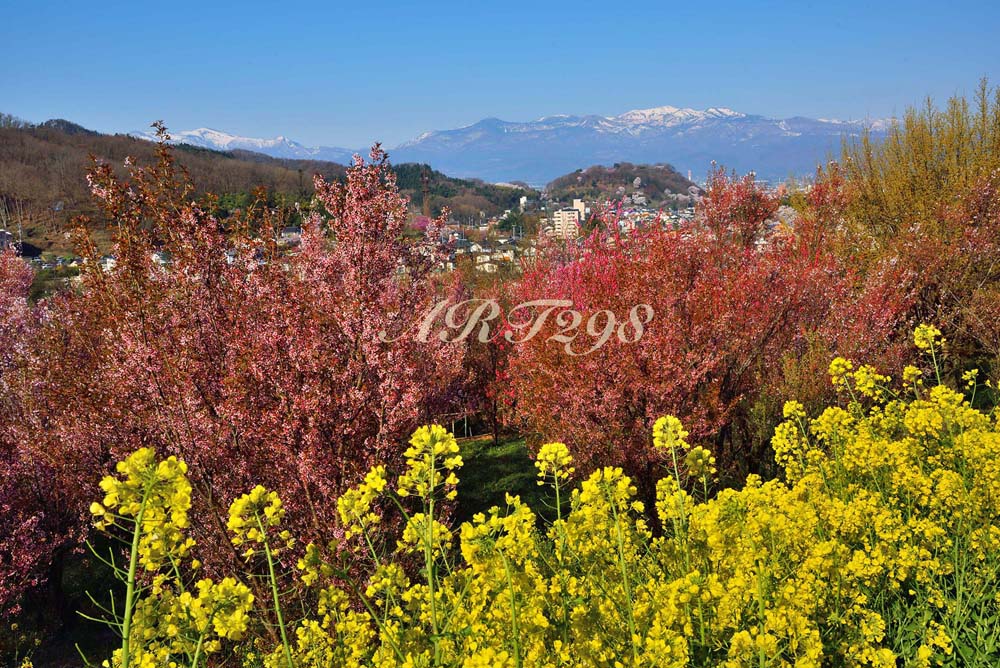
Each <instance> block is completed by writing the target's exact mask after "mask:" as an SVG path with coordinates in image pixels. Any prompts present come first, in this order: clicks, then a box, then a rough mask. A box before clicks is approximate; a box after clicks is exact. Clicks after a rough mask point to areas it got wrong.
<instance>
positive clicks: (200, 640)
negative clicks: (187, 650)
mask: <svg viewBox="0 0 1000 668" xmlns="http://www.w3.org/2000/svg"><path fill="white" fill-rule="evenodd" d="M204 642H205V634H204V633H202V634H201V635H200V636H198V645H197V646H196V647H195V648H194V658H193V659H191V668H197V666H198V659H200V658H201V646H202V644H204Z"/></svg>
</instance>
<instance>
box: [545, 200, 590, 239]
mask: <svg viewBox="0 0 1000 668" xmlns="http://www.w3.org/2000/svg"><path fill="white" fill-rule="evenodd" d="M577 201H579V200H577ZM582 220H583V219H582V218H581V216H580V210H579V209H576V208H572V207H570V208H566V209H557V210H556V211H553V212H552V235H553V236H555V237H558V238H560V239H576V238H577V237H578V236H580V223H581V221H582Z"/></svg>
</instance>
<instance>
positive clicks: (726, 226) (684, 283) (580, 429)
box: [510, 173, 905, 483]
mask: <svg viewBox="0 0 1000 668" xmlns="http://www.w3.org/2000/svg"><path fill="white" fill-rule="evenodd" d="M777 206H778V201H777V199H776V198H775V197H774V196H773V195H771V194H770V193H768V192H767V191H765V190H764V189H763V188H762V187H760V186H759V185H758V184H756V183H755V182H754V181H753V179H752V178H749V177H748V178H744V179H730V178H728V177H726V176H725V175H724V174H721V173H720V174H716V175H715V177H714V178H713V180H712V183H711V185H710V187H709V189H708V193H707V195H706V197H705V200H704V202H703V204H702V206H701V208H700V211H699V215H698V218H697V220H696V221H695V222H694V223H693V224H691V225H689V226H687V227H685V228H684V229H682V230H679V231H672V230H667V231H664V230H659V229H651V230H645V231H640V232H636V233H633V234H631V235H628V236H625V235H615V234H605V235H601V234H595V235H593V236H592V237H590V238H589V239H588V240H587V242H586V243H585V244H584V246H583V247H582V248H581V249H580V251H579V252H578V253H576V254H574V255H573V257H572V258H571V259H569V260H568V261H567V260H566V259H565V258H559V259H556V260H553V259H551V258H543V259H542V260H540V261H539V262H537V263H536V264H535V265H534V266H533V267H531V268H530V269H529V270H528V271H527V272H526V273H525V275H524V277H523V280H522V281H521V282H520V284H519V285H518V286H517V287H516V295H517V298H518V299H521V300H528V299H541V298H563V299H570V300H572V301H573V303H574V304H575V308H576V309H578V310H580V311H581V312H582V313H583V314H584V321H586V319H587V317H588V316H589V314H591V313H593V312H595V311H598V310H601V309H610V310H611V311H612V312H613V313H615V315H616V316H617V317H618V318H619V319H624V318H625V317H626V316H627V314H628V313H629V309H631V308H632V307H633V306H634V305H637V304H649V305H650V306H652V308H653V310H654V312H655V316H654V318H653V320H652V322H651V323H650V324H649V325H647V326H646V330H645V333H644V335H643V337H642V338H641V340H640V341H639V342H638V343H622V342H621V341H619V340H618V339H617V337H612V338H611V339H610V341H609V342H608V343H607V344H606V345H604V346H603V347H601V348H600V349H598V350H596V351H595V352H593V353H591V354H589V355H585V356H570V355H567V354H566V352H565V351H564V350H563V347H562V346H561V345H559V344H558V343H555V342H552V341H547V340H546V338H547V335H549V334H552V333H554V332H555V330H556V329H557V327H555V326H550V327H549V328H548V329H546V330H543V332H542V333H541V334H539V335H538V336H536V337H535V338H534V339H532V340H531V341H529V342H527V343H525V344H521V345H520V346H518V347H517V348H516V349H515V351H514V356H513V359H512V360H511V375H510V377H511V382H512V383H513V386H514V391H515V394H516V397H517V406H518V409H519V411H520V413H521V415H522V416H523V417H524V418H525V422H526V425H527V427H528V428H529V430H530V431H531V432H533V433H535V434H538V435H539V436H540V437H542V438H544V439H546V440H557V439H558V440H564V441H565V442H566V443H567V444H569V445H570V447H571V449H572V450H573V452H574V453H575V455H576V456H577V457H578V459H579V461H580V466H579V467H578V470H581V471H586V470H588V469H590V468H593V467H595V466H603V465H620V466H623V467H625V468H626V469H627V470H628V471H629V472H631V473H632V474H633V475H636V476H638V478H639V479H640V480H641V481H644V482H646V483H649V482H651V481H652V480H654V479H655V478H656V477H657V473H656V472H655V470H654V469H655V468H656V466H657V460H658V456H657V454H656V453H655V452H654V451H653V449H652V447H651V443H650V433H651V428H652V424H653V422H654V421H655V419H656V418H657V417H659V416H661V415H664V414H673V415H676V416H678V417H679V418H680V419H681V420H682V421H683V422H684V424H685V426H686V427H687V428H688V429H689V430H690V431H691V434H692V438H693V439H695V440H702V439H706V440H712V441H714V446H715V449H716V450H717V454H718V455H719V459H720V463H722V464H723V466H726V467H727V468H730V469H732V468H739V469H742V470H746V469H748V468H749V469H751V470H753V469H757V468H758V467H759V466H760V465H761V464H762V463H763V461H765V457H764V456H763V453H761V452H760V451H756V452H751V450H750V448H751V446H752V445H753V444H754V443H757V444H760V443H762V441H764V439H765V438H766V430H767V426H769V425H773V422H769V423H768V424H767V425H762V426H755V425H754V424H753V420H754V419H755V418H754V413H753V410H754V407H755V404H757V403H759V402H761V401H767V402H770V403H771V404H773V403H775V402H777V401H779V400H780V399H785V398H791V397H776V396H774V395H778V394H781V393H782V391H783V388H784V382H785V373H786V369H785V367H786V365H787V364H789V363H794V362H795V360H797V359H798V358H799V357H800V356H802V355H803V354H804V353H806V352H807V351H809V350H810V348H811V347H815V346H817V345H819V346H820V347H821V348H822V350H823V353H824V355H823V357H824V359H825V360H826V361H828V360H829V358H828V357H827V356H826V353H827V352H829V351H832V350H838V351H842V352H844V353H847V354H854V353H858V352H862V351H863V352H864V354H865V357H864V359H866V360H867V361H874V362H878V361H879V360H880V359H882V356H883V355H884V354H885V353H886V352H887V351H888V350H889V349H890V348H891V346H890V345H889V343H890V341H891V339H892V337H891V335H892V334H893V332H894V331H895V330H896V328H897V327H898V325H899V317H900V313H901V308H902V305H903V304H904V303H905V298H904V297H901V296H900V295H898V294H897V293H894V292H893V291H892V290H891V287H892V286H891V284H890V283H888V282H885V281H880V280H876V279H872V280H871V282H870V283H871V284H870V286H869V285H867V284H864V283H860V282H859V279H857V278H856V277H855V276H854V275H853V274H852V272H851V271H850V270H849V269H848V268H847V267H844V266H842V265H841V264H840V263H839V262H838V261H837V259H836V258H835V257H834V256H833V255H832V254H830V253H828V252H825V251H823V250H822V246H821V245H817V244H815V237H814V235H813V232H815V231H816V228H817V227H818V226H819V225H820V221H818V220H812V221H809V220H803V221H801V225H802V229H801V230H799V232H808V234H805V235H800V234H796V233H789V232H787V231H786V232H784V233H782V232H781V231H778V230H774V231H771V230H769V229H768V227H769V224H768V221H769V220H770V219H771V218H772V216H773V215H774V213H775V211H776V209H777ZM610 227H612V228H614V227H617V226H616V225H611V226H610ZM581 329H583V328H582V327H581ZM586 338H587V337H586V335H585V334H583V335H581V337H580V339H581V340H585V339H586ZM580 348H582V349H586V348H587V346H586V345H582V346H580ZM823 371H825V367H824V369H823ZM810 380H811V382H814V383H823V377H822V376H819V377H813V378H811V379H810ZM827 387H828V381H827ZM769 408H770V412H771V413H772V414H773V413H774V410H775V407H774V406H773V405H771V406H769ZM778 410H780V403H778ZM767 420H773V417H768V418H767Z"/></svg>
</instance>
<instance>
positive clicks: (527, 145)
mask: <svg viewBox="0 0 1000 668" xmlns="http://www.w3.org/2000/svg"><path fill="white" fill-rule="evenodd" d="M891 122H892V121H891V120H889V119H877V120H872V121H841V120H832V119H812V118H805V117H801V116H797V117H793V118H786V119H775V118H767V117H765V116H760V115H754V114H745V113H742V112H738V111H733V110H732V109H726V108H722V107H711V108H709V109H705V110H697V109H679V108H677V107H669V106H665V107H656V108H652V109H636V110H633V111H628V112H625V113H623V114H620V115H618V116H596V115H588V116H570V115H559V116H546V117H543V118H539V119H537V120H534V121H527V122H512V121H503V120H500V119H498V118H487V119H484V120H481V121H479V122H478V123H474V124H472V125H468V126H466V127H462V128H457V129H454V130H436V131H432V132H425V133H424V134H422V135H420V136H419V137H417V138H416V139H413V140H410V141H406V142H403V143H402V144H400V145H398V146H397V147H395V148H394V149H390V150H389V153H390V157H391V158H392V159H393V161H394V162H419V163H428V164H431V165H433V166H434V168H435V169H438V170H441V171H442V172H444V173H446V174H449V175H452V176H459V177H475V178H481V179H484V180H487V181H492V182H508V181H524V182H527V183H530V184H532V185H543V184H545V183H547V182H549V181H550V180H552V179H554V178H556V177H557V176H559V175H561V174H565V173H566V172H571V171H573V170H575V169H578V168H581V167H584V166H586V165H594V164H605V165H611V164H614V163H617V162H634V163H669V164H671V165H673V166H674V167H675V168H676V169H678V170H679V171H681V172H687V171H689V170H690V172H691V173H692V176H693V178H694V179H695V180H696V181H697V180H701V179H703V178H704V177H705V176H706V175H707V174H708V172H709V170H710V169H711V165H712V162H715V163H717V164H719V165H722V166H724V167H726V168H728V169H735V170H737V171H739V172H747V171H754V172H756V174H757V175H758V176H759V177H761V178H763V179H767V180H771V181H780V180H783V179H785V178H786V177H788V176H809V175H811V174H812V173H813V172H814V171H815V169H816V166H817V165H818V164H820V163H822V162H825V161H826V160H827V158H828V157H831V156H833V155H837V154H838V153H839V150H840V144H841V141H842V140H843V139H844V138H845V137H846V138H851V137H858V136H860V135H861V134H862V133H863V132H864V131H865V130H866V129H868V130H870V131H871V132H872V134H873V135H874V136H876V137H878V136H881V135H883V134H884V133H885V131H886V130H887V129H888V127H889V126H890V124H891ZM133 134H135V135H136V136H140V137H144V138H151V135H150V134H149V133H144V132H139V133H133ZM172 136H173V139H174V141H176V142H178V143H186V144H193V145H195V146H201V147H205V148H213V149H218V150H224V151H228V150H234V149H244V150H249V151H256V152H260V153H264V154H266V155H270V156H273V157H278V158H296V159H309V160H329V161H333V162H340V163H346V162H348V161H349V160H350V157H351V156H352V155H353V154H354V153H362V154H365V153H367V150H365V149H348V148H339V147H329V146H319V147H309V146H305V145H303V144H301V143H299V142H296V141H292V140H290V139H288V138H286V137H282V136H278V137H275V138H274V139H254V138H249V137H239V136H235V135H231V134H228V133H225V132H220V131H218V130H211V129H208V128H200V129H197V130H188V131H182V132H176V133H172Z"/></svg>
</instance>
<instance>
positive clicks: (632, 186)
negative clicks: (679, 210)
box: [546, 162, 698, 206]
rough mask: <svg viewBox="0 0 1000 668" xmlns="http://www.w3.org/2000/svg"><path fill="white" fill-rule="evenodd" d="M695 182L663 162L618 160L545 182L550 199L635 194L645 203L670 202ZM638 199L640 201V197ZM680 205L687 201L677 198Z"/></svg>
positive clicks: (685, 191)
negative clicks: (639, 163) (643, 162)
mask: <svg viewBox="0 0 1000 668" xmlns="http://www.w3.org/2000/svg"><path fill="white" fill-rule="evenodd" d="M697 187H698V186H697V185H696V184H695V183H694V182H692V181H689V180H688V179H687V178H685V177H684V176H683V175H681V174H680V173H679V172H678V171H677V170H676V169H674V168H673V167H672V166H670V165H667V164H656V165H634V164H632V163H630V162H618V163H615V164H614V165H612V166H610V167H608V166H605V165H594V166H592V167H588V168H586V169H578V170H576V171H575V172H572V173H570V174H566V175H564V176H560V177H559V178H558V179H556V180H555V181H552V182H551V183H549V184H548V186H546V191H547V192H548V193H549V196H550V197H551V198H552V199H555V200H558V201H568V200H571V199H574V198H580V199H585V200H588V201H599V200H606V199H611V200H620V199H623V198H625V197H629V198H630V199H634V198H635V196H636V195H637V194H638V195H639V197H641V198H644V199H645V202H644V203H645V204H647V205H649V206H661V205H664V204H667V205H670V204H673V203H675V202H677V201H678V198H686V197H688V196H689V195H690V193H691V188H697ZM639 203H643V202H642V201H640V202H639ZM679 203H680V204H681V205H682V206H687V204H688V203H687V202H685V201H684V200H683V199H680V202H679Z"/></svg>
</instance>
